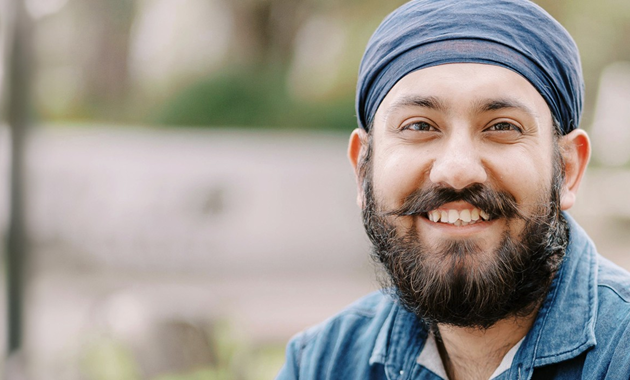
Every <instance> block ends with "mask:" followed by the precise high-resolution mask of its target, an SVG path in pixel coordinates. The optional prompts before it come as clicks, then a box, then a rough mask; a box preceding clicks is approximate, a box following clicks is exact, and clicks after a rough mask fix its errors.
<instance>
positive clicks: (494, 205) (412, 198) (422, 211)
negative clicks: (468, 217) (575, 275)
mask: <svg viewBox="0 0 630 380" xmlns="http://www.w3.org/2000/svg"><path fill="white" fill-rule="evenodd" d="M457 201H463V202H467V203H470V204H471V205H473V206H474V207H476V208H478V209H480V210H483V211H485V212H487V213H488V215H490V219H494V218H521V219H523V218H524V216H523V215H522V213H521V212H520V211H519V208H518V204H517V202H516V199H515V198H514V196H513V195H512V194H510V193H508V192H506V191H497V190H494V189H492V188H490V187H488V186H485V185H482V184H479V183H476V184H473V185H470V186H468V187H465V188H463V189H460V190H457V189H453V188H452V187H447V186H443V185H433V186H431V187H429V188H424V189H418V190H416V191H414V192H413V193H411V194H409V195H408V196H407V197H406V198H405V200H404V202H403V204H402V206H400V207H399V208H397V209H395V210H392V211H389V212H387V213H386V214H385V215H394V216H410V215H426V214H427V213H428V212H429V211H433V210H436V209H438V208H439V207H440V206H442V205H443V204H445V203H449V202H457Z"/></svg>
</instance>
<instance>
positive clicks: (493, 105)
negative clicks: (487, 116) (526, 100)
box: [475, 98, 537, 117]
mask: <svg viewBox="0 0 630 380" xmlns="http://www.w3.org/2000/svg"><path fill="white" fill-rule="evenodd" d="M475 108H477V109H478V110H479V111H480V112H490V111H497V110H502V109H509V108H513V109H518V110H521V111H524V112H526V113H528V114H529V115H531V116H533V117H537V113H536V112H534V111H533V110H532V109H531V108H529V107H528V106H526V105H525V104H523V103H521V102H519V101H518V100H516V99H507V98H504V99H491V100H487V101H479V102H478V103H477V104H476V107H475Z"/></svg>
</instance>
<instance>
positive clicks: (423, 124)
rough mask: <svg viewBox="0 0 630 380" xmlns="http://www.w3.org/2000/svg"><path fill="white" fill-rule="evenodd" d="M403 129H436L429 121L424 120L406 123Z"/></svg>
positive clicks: (420, 130)
mask: <svg viewBox="0 0 630 380" xmlns="http://www.w3.org/2000/svg"><path fill="white" fill-rule="evenodd" d="M402 130H403V131H419V132H431V131H435V130H436V129H435V128H434V127H433V126H432V125H431V124H429V123H426V122H424V121H419V122H415V123H411V124H407V125H405V126H404V127H402Z"/></svg>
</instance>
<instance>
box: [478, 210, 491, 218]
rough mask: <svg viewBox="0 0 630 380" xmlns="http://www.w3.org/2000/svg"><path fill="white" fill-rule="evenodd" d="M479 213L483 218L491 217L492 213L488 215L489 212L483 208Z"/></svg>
mask: <svg viewBox="0 0 630 380" xmlns="http://www.w3.org/2000/svg"><path fill="white" fill-rule="evenodd" d="M479 215H480V216H481V217H482V218H483V220H488V219H490V215H488V213H487V212H485V211H483V210H481V211H479Z"/></svg>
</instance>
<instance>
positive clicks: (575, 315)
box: [277, 214, 630, 380]
mask: <svg viewBox="0 0 630 380" xmlns="http://www.w3.org/2000/svg"><path fill="white" fill-rule="evenodd" d="M564 216H565V218H566V219H567V221H568V222H569V228H570V236H569V245H568V247H567V250H566V253H565V256H564V259H563V262H562V265H561V267H560V269H559V270H558V272H557V273H556V276H555V277H554V280H553V282H552V285H551V287H550V289H549V292H548V294H547V296H546V298H545V301H544V303H543V304H542V306H541V308H540V310H539V311H538V315H537V316H536V320H535V322H534V324H533V326H532V328H531V330H530V331H529V332H528V333H527V335H526V336H525V338H524V340H523V342H522V344H521V346H520V348H519V349H518V351H517V353H516V355H515V357H514V359H513V361H512V365H511V367H510V368H509V369H508V370H506V371H505V372H503V373H502V374H501V375H499V376H498V377H496V378H495V379H496V380H504V379H519V380H527V379H532V378H533V379H571V380H574V379H589V380H590V379H611V380H613V379H614V380H620V379H623V380H626V379H630V274H629V273H628V272H626V271H625V270H623V269H621V268H619V267H617V266H616V265H615V264H613V263H611V262H610V261H608V260H606V259H604V258H603V257H602V256H600V255H599V254H598V253H597V251H596V249H595V246H594V245H593V242H592V241H591V240H590V239H589V237H588V236H587V235H586V233H585V232H584V230H583V229H582V228H581V227H580V226H579V225H578V224H577V223H576V222H575V221H574V220H573V219H572V218H571V217H570V216H568V215H567V214H564ZM427 336H428V330H427V327H426V326H425V324H424V323H422V321H421V320H419V319H418V318H417V317H416V316H415V315H414V314H412V313H410V312H408V311H407V310H405V309H404V308H403V307H401V306H400V305H399V304H397V303H396V302H395V301H394V300H392V299H391V298H390V297H389V296H387V295H385V294H383V293H381V292H375V293H372V294H370V295H368V296H366V297H364V298H362V299H360V300H359V301H357V302H355V303H354V304H352V305H350V306H349V307H348V308H346V309H345V310H344V311H342V312H341V313H340V314H338V315H336V316H335V317H332V318H330V319H329V320H327V321H325V322H324V323H322V324H320V325H318V326H315V327H312V328H310V329H308V330H306V331H304V332H302V333H300V334H298V335H296V336H295V337H294V338H293V339H292V340H291V341H290V342H289V345H288V346H287V351H286V358H287V361H286V363H285V365H284V367H283V368H282V370H281V371H280V374H279V375H278V377H277V379H279V380H285V379H331V380H332V379H334V380H339V379H387V380H394V379H401V380H402V379H431V380H439V379H441V378H440V377H439V376H437V375H436V374H434V373H433V372H431V371H430V370H429V369H427V368H425V367H424V366H422V365H420V364H418V363H417V358H418V356H419V355H420V352H422V349H423V348H424V344H425V341H426V339H427Z"/></svg>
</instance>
